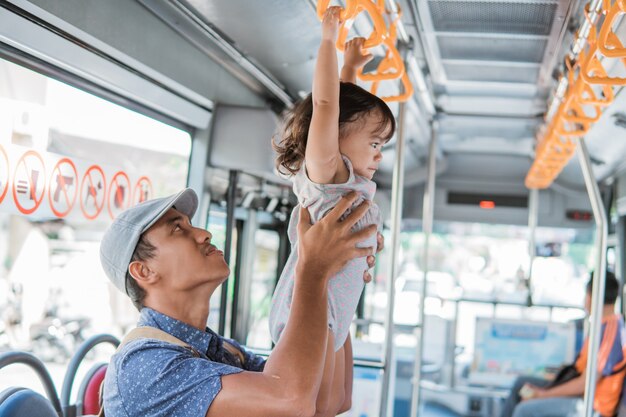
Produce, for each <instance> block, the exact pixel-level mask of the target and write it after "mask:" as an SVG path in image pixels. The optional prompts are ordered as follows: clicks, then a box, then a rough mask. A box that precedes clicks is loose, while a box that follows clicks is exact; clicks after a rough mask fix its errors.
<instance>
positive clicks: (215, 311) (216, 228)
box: [207, 204, 238, 329]
mask: <svg viewBox="0 0 626 417" xmlns="http://www.w3.org/2000/svg"><path fill="white" fill-rule="evenodd" d="M207 225H208V226H207V229H208V230H209V231H210V232H211V234H212V237H211V243H212V244H213V245H215V246H216V247H218V248H219V249H221V250H225V245H226V210H225V209H224V208H223V207H221V206H219V205H217V204H211V208H210V210H209V219H208V221H207ZM237 237H238V234H237V228H236V227H233V236H232V245H231V253H230V263H229V267H230V276H231V277H233V276H235V272H236V264H237V263H236V262H235V260H236V259H237ZM232 284H233V280H232V279H228V280H226V282H224V284H222V285H226V286H227V288H228V295H227V304H228V305H230V303H232V299H233V285H232ZM221 294H222V288H221V286H220V288H218V289H217V290H215V292H214V293H213V296H212V297H211V301H210V308H211V312H210V314H209V323H208V324H207V326H209V327H210V328H211V329H217V328H218V327H219V320H220V314H221V312H222V311H224V312H225V314H226V329H230V314H228V312H229V310H230V309H229V307H228V305H227V307H226V309H225V310H222V309H221V296H222V295H221Z"/></svg>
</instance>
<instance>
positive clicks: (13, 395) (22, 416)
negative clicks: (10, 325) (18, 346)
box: [0, 352, 62, 417]
mask: <svg viewBox="0 0 626 417" xmlns="http://www.w3.org/2000/svg"><path fill="white" fill-rule="evenodd" d="M16 363H21V364H23V365H26V366H28V367H29V368H31V369H33V370H34V371H35V373H36V374H37V376H38V377H39V379H40V380H41V382H42V384H43V387H44V390H45V391H46V394H47V396H48V398H45V397H43V396H42V395H41V394H38V393H36V392H35V391H33V390H31V389H28V388H22V387H10V388H7V389H5V390H4V391H2V393H0V417H60V416H62V412H61V403H60V402H59V397H58V396H57V392H56V389H55V387H54V383H53V382H52V378H51V377H50V374H49V373H48V370H47V369H46V367H45V365H44V364H43V362H41V361H40V360H39V359H37V358H36V357H35V356H34V355H32V354H30V353H26V352H5V353H3V354H1V355H0V369H2V368H4V367H6V366H8V365H12V364H16Z"/></svg>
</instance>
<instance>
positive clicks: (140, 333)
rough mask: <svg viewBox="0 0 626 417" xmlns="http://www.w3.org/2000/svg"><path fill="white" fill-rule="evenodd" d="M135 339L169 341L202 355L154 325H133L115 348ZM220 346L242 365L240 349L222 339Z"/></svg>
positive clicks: (242, 357) (196, 355)
mask: <svg viewBox="0 0 626 417" xmlns="http://www.w3.org/2000/svg"><path fill="white" fill-rule="evenodd" d="M137 339H157V340H161V341H163V342H167V343H171V344H173V345H177V346H182V347H184V348H185V349H189V350H190V351H191V352H192V353H193V355H194V356H195V357H202V355H201V354H200V353H199V352H198V351H197V350H196V349H194V348H193V347H192V346H190V345H189V344H187V343H185V342H183V341H182V340H180V339H178V338H176V337H174V336H172V335H171V334H169V333H167V332H164V331H163V330H161V329H157V328H156V327H152V326H141V327H135V328H134V329H133V330H131V331H130V332H129V333H128V334H127V335H126V336H125V337H124V339H123V340H122V342H121V343H120V346H119V347H118V348H117V350H118V351H119V350H120V349H121V348H122V347H123V346H124V345H126V344H128V343H130V342H132V341H133V340H137ZM222 347H223V348H224V349H226V350H227V351H228V352H229V353H230V354H231V355H233V356H234V357H235V358H236V359H238V360H239V362H240V364H241V365H242V366H243V364H244V363H245V362H246V358H245V356H244V354H243V352H242V351H241V350H240V349H237V348H236V347H235V346H234V345H233V344H232V343H229V342H227V341H226V340H224V339H222Z"/></svg>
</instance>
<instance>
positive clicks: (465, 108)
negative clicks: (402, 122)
mask: <svg viewBox="0 0 626 417" xmlns="http://www.w3.org/2000/svg"><path fill="white" fill-rule="evenodd" d="M437 105H438V107H439V108H440V109H441V110H442V111H443V112H445V113H450V114H465V115H476V116H481V115H483V114H489V115H497V116H500V117H503V118H506V117H507V116H511V117H512V118H513V117H517V118H532V117H536V116H537V115H541V114H543V113H544V112H545V111H546V110H547V104H546V100H544V99H538V98H517V97H498V96H495V97H494V96H484V95H468V96H461V95H440V96H439V97H438V98H437ZM479 118H480V117H479Z"/></svg>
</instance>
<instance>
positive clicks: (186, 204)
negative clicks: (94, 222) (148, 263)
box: [100, 188, 198, 295]
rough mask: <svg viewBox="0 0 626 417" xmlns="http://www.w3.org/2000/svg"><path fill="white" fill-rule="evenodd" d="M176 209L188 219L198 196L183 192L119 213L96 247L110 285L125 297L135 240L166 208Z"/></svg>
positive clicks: (165, 211)
mask: <svg viewBox="0 0 626 417" xmlns="http://www.w3.org/2000/svg"><path fill="white" fill-rule="evenodd" d="M172 207H174V208H176V210H178V211H180V212H181V213H183V214H186V215H187V216H188V217H189V218H190V219H191V218H192V217H193V215H194V213H195V212H196V209H197V208H198V196H197V195H196V193H195V191H194V190H192V189H191V188H186V189H184V190H182V191H181V192H179V193H178V194H174V195H172V196H169V197H165V198H157V199H154V200H149V201H145V202H143V203H141V204H138V205H136V206H135V207H132V208H129V209H128V210H126V211H124V212H122V213H120V215H119V216H117V218H116V219H115V220H114V221H113V223H112V224H111V226H109V228H108V230H107V231H106V233H105V234H104V237H103V238H102V242H101V244H100V262H101V263H102V268H103V269H104V272H105V273H106V274H107V276H108V277H109V279H110V280H111V282H113V284H115V286H116V287H117V288H118V289H119V290H120V291H122V292H124V293H125V294H127V295H130V294H129V293H128V289H127V288H126V271H128V265H129V264H130V259H131V257H132V256H133V252H134V251H135V248H136V247H137V242H138V241H139V237H140V236H141V234H142V233H143V232H145V231H146V230H148V229H149V228H150V226H152V225H153V224H155V223H156V222H157V221H158V220H159V219H160V218H161V217H163V215H164V214H165V213H167V211H168V210H169V209H170V208H172Z"/></svg>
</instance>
